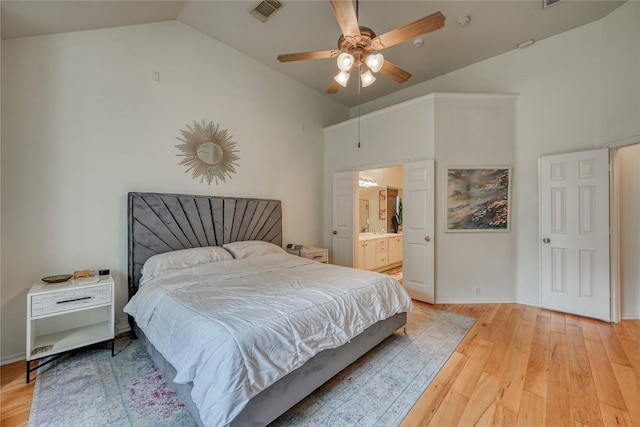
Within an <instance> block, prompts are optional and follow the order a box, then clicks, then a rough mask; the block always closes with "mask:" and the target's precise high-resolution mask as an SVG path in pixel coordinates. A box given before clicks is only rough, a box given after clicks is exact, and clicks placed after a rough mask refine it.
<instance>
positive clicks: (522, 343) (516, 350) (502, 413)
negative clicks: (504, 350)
mask: <svg viewBox="0 0 640 427" xmlns="http://www.w3.org/2000/svg"><path fill="white" fill-rule="evenodd" d="M534 329H535V325H534V324H533V323H532V322H529V321H523V322H521V323H520V327H519V328H518V331H517V334H516V338H515V340H514V343H513V347H512V351H511V355H510V356H509V359H508V360H507V363H506V366H505V369H504V372H503V374H502V378H501V379H500V390H499V392H498V393H499V394H498V399H497V404H498V406H497V407H496V413H495V415H494V422H503V421H504V422H508V421H510V422H508V423H507V425H514V424H515V423H516V421H517V419H518V415H517V414H518V408H519V406H520V398H521V395H522V389H523V386H524V378H525V375H526V372H527V365H528V361H529V353H530V351H531V342H532V340H533V334H534ZM507 409H508V411H507ZM511 412H513V413H514V414H515V416H513V417H512V415H513V414H511ZM496 417H497V418H496Z"/></svg>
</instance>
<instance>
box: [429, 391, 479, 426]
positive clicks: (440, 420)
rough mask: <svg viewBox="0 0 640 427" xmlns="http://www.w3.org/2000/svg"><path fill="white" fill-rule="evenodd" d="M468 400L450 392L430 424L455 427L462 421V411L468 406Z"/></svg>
mask: <svg viewBox="0 0 640 427" xmlns="http://www.w3.org/2000/svg"><path fill="white" fill-rule="evenodd" d="M468 401H469V399H468V398H466V397H465V396H462V395H461V394H460V393H457V392H455V391H454V390H450V391H449V393H448V394H447V397H446V399H444V401H443V402H442V404H441V405H440V407H439V408H438V410H437V411H436V413H435V414H434V416H433V418H432V419H431V420H430V421H429V424H431V425H434V426H455V425H457V424H458V421H459V420H460V416H461V415H462V411H464V408H465V407H466V406H467V402H468Z"/></svg>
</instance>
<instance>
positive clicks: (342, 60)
mask: <svg viewBox="0 0 640 427" xmlns="http://www.w3.org/2000/svg"><path fill="white" fill-rule="evenodd" d="M354 62H355V58H354V57H353V55H351V54H350V53H347V52H342V53H341V54H340V55H338V68H339V69H340V71H349V70H351V67H353V63H354Z"/></svg>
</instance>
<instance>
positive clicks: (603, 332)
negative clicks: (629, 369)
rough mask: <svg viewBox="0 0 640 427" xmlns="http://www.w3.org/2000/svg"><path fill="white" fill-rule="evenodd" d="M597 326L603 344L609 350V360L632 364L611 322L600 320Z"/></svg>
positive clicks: (620, 363) (621, 363)
mask: <svg viewBox="0 0 640 427" xmlns="http://www.w3.org/2000/svg"><path fill="white" fill-rule="evenodd" d="M597 328H598V333H599V334H600V339H601V341H602V344H604V349H605V350H606V352H607V358H608V359H609V362H611V363H617V364H619V365H630V362H629V359H628V358H627V354H626V353H625V351H624V349H623V348H622V345H621V344H620V341H619V340H618V334H616V332H615V331H614V329H613V327H612V326H611V324H610V323H604V322H598V324H597Z"/></svg>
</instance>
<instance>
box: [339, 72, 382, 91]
mask: <svg viewBox="0 0 640 427" xmlns="http://www.w3.org/2000/svg"><path fill="white" fill-rule="evenodd" d="M360 79H361V80H362V87H367V86H370V85H371V84H372V83H373V82H375V81H376V78H375V77H374V76H373V74H371V71H369V70H367V71H365V72H364V73H362V74H360ZM338 83H340V82H338Z"/></svg>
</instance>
